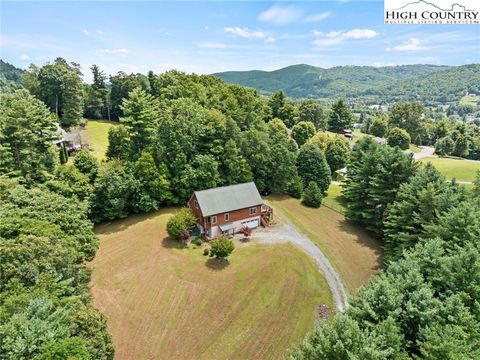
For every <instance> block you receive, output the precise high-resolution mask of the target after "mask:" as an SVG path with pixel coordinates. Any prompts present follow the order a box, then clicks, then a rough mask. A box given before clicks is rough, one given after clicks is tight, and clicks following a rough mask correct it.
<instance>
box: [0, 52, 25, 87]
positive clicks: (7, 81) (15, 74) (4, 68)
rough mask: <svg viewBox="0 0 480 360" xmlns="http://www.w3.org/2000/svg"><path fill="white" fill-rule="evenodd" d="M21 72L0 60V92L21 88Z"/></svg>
mask: <svg viewBox="0 0 480 360" xmlns="http://www.w3.org/2000/svg"><path fill="white" fill-rule="evenodd" d="M22 75H23V70H22V69H19V68H16V67H15V66H13V65H11V64H9V63H7V62H4V61H3V60H1V59H0V91H6V90H7V89H18V88H21V87H22Z"/></svg>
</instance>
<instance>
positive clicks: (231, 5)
mask: <svg viewBox="0 0 480 360" xmlns="http://www.w3.org/2000/svg"><path fill="white" fill-rule="evenodd" d="M0 13H1V28H0V31H1V32H0V35H1V53H0V56H1V58H2V59H3V60H5V61H7V62H9V63H11V64H13V65H15V66H17V67H20V68H26V67H27V66H28V65H29V64H30V63H35V64H37V65H41V64H43V63H45V62H47V61H51V60H53V59H55V58H56V57H63V58H65V59H67V60H68V61H74V62H76V63H79V64H80V65H81V66H82V71H83V73H84V75H85V79H86V80H87V81H89V79H91V75H90V70H89V67H90V66H91V65H92V64H97V65H99V66H100V67H101V68H102V69H103V70H104V71H105V72H106V73H108V74H112V73H116V72H118V71H125V72H128V73H129V72H141V73H146V72H147V71H148V70H153V71H154V72H156V73H159V72H163V71H166V70H170V69H177V70H182V71H186V72H195V73H202V74H208V73H213V72H220V71H229V70H252V69H259V70H269V71H270V70H275V69H278V68H282V67H285V66H289V65H293V64H310V65H314V66H320V67H326V68H327V67H333V66H338V65H371V66H390V65H399V64H418V63H422V64H426V63H428V64H439V65H440V64H441V65H462V64H467V63H480V26H478V25H385V24H384V23H383V1H381V0H380V1H378V0H375V1H348V0H340V1H309V2H285V1H281V2H263V1H243V2H235V1H209V2H201V1H194V2H187V1H177V2H167V1H148V2H127V1H120V2H117V1H103V2H94V1H76V2H73V1H53V2H43V1H36V2H26V1H21V2H13V1H1V2H0Z"/></svg>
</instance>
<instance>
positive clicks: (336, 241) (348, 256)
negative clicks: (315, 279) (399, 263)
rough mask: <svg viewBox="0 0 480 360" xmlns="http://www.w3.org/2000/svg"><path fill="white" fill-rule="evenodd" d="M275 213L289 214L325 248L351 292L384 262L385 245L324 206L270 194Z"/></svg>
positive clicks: (297, 226) (315, 241) (270, 201)
mask: <svg viewBox="0 0 480 360" xmlns="http://www.w3.org/2000/svg"><path fill="white" fill-rule="evenodd" d="M268 201H269V203H270V204H271V205H272V206H273V207H274V211H276V212H275V215H276V216H280V217H282V216H284V217H286V218H287V219H288V220H289V221H290V222H291V223H292V224H293V225H295V227H296V228H297V229H298V230H299V231H301V232H302V233H303V234H305V235H306V236H307V237H308V238H309V239H310V240H312V241H313V242H314V243H315V244H317V246H318V247H319V248H320V250H322V252H323V253H324V254H325V256H326V257H327V258H328V259H329V260H330V262H331V263H332V264H333V266H334V267H335V269H336V270H337V272H338V273H339V274H340V277H341V279H342V280H343V281H344V283H345V284H346V286H347V289H348V291H349V292H350V294H354V293H355V292H356V290H357V289H358V288H359V287H360V286H362V285H363V284H365V283H366V282H367V281H368V279H370V278H371V277H372V276H373V275H374V274H375V273H376V272H377V271H378V270H379V269H380V268H381V266H382V258H381V257H382V247H381V243H380V242H379V241H378V240H376V239H375V238H374V237H373V236H372V235H371V234H370V233H368V232H367V231H365V230H364V229H362V228H361V227H360V226H357V225H355V224H353V223H352V222H350V221H349V220H347V219H345V217H344V216H343V215H341V214H339V213H338V212H335V211H333V210H331V209H329V208H327V207H325V206H322V207H321V208H319V209H314V208H309V207H306V206H303V205H302V204H301V203H300V200H298V199H294V198H292V197H289V196H280V195H275V196H269V197H268Z"/></svg>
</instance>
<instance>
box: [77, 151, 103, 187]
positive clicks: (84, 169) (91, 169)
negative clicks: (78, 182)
mask: <svg viewBox="0 0 480 360" xmlns="http://www.w3.org/2000/svg"><path fill="white" fill-rule="evenodd" d="M73 165H74V166H75V167H76V168H77V169H78V170H79V171H80V172H81V173H82V174H85V175H86V176H87V177H88V179H89V180H90V182H91V183H93V182H94V181H95V178H96V177H97V173H98V169H99V164H98V160H97V158H96V157H95V156H93V155H92V154H90V153H89V152H88V151H87V150H82V151H80V152H78V153H77V154H76V155H75V157H74V158H73Z"/></svg>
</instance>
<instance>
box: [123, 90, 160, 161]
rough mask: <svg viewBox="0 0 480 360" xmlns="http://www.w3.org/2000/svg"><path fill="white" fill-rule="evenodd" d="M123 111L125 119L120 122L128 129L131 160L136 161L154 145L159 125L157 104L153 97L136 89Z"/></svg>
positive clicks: (130, 95)
mask: <svg viewBox="0 0 480 360" xmlns="http://www.w3.org/2000/svg"><path fill="white" fill-rule="evenodd" d="M121 109H122V111H123V117H122V118H121V119H120V122H121V123H122V124H124V125H125V127H126V128H127V132H128V135H129V140H130V141H129V143H130V159H136V157H138V156H139V155H140V154H141V153H142V151H143V150H148V147H149V146H150V145H151V144H152V141H153V136H154V133H155V129H156V127H157V124H158V109H157V103H156V101H155V99H154V98H153V96H151V95H150V94H148V93H147V92H146V91H144V90H142V89H140V88H136V89H133V90H132V91H131V92H130V93H129V94H128V98H127V99H125V100H124V101H123V103H122V106H121Z"/></svg>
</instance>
